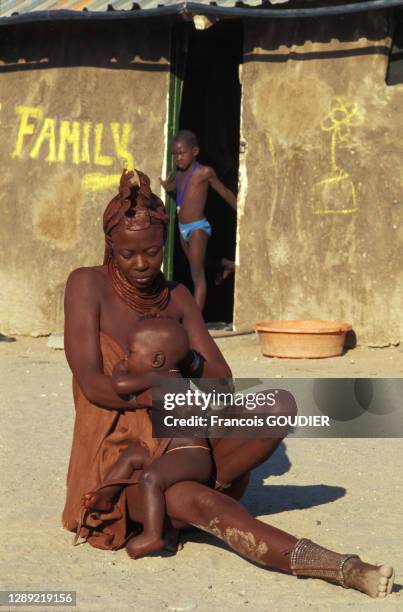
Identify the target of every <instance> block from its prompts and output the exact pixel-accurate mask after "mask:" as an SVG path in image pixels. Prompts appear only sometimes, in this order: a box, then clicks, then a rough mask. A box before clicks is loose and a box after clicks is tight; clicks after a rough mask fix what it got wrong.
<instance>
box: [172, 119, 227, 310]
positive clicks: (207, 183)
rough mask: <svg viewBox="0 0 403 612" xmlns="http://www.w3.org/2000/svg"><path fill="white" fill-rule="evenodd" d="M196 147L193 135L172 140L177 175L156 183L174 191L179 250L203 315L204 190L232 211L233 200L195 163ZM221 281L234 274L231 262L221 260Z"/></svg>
mask: <svg viewBox="0 0 403 612" xmlns="http://www.w3.org/2000/svg"><path fill="white" fill-rule="evenodd" d="M199 151H200V149H199V145H198V142H197V138H196V136H195V134H194V133H193V132H190V131H189V130H181V131H180V132H178V133H177V134H176V136H174V139H173V147H172V153H173V156H174V159H175V163H176V166H177V168H178V173H177V176H176V179H175V178H174V177H173V176H172V175H170V176H168V178H167V179H165V180H163V179H160V182H161V185H162V186H163V188H164V189H165V190H166V191H169V192H174V191H176V205H177V211H178V221H179V232H180V240H181V244H182V248H183V250H184V252H185V255H186V257H187V259H188V261H189V265H190V272H191V275H192V280H193V285H194V297H195V300H196V302H197V304H198V306H199V308H200V310H202V311H203V308H204V304H205V301H206V294H207V285H206V276H205V272H204V266H205V259H206V249H207V242H208V239H209V237H210V236H211V225H210V223H209V222H208V221H207V219H206V218H205V216H204V209H205V206H206V200H207V192H208V188H209V187H212V188H213V189H214V190H215V191H216V192H217V193H218V194H219V195H220V196H221V197H222V198H223V200H225V202H227V204H229V205H230V206H231V207H232V208H233V209H234V210H236V197H235V195H234V194H233V193H232V191H230V190H229V189H227V187H225V185H223V184H222V182H221V181H220V180H219V179H218V177H217V175H216V173H215V171H214V169H213V168H210V167H209V166H203V165H202V164H200V163H199V162H198V161H197V156H198V155H199ZM220 265H221V267H222V270H223V271H222V273H221V275H220V276H221V278H225V277H226V276H227V275H228V274H230V272H233V271H234V267H235V266H234V262H233V261H231V260H229V259H225V258H222V259H221V261H220Z"/></svg>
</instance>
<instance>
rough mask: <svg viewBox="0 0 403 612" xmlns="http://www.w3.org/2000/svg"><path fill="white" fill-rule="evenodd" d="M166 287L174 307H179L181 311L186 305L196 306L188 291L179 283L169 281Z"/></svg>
mask: <svg viewBox="0 0 403 612" xmlns="http://www.w3.org/2000/svg"><path fill="white" fill-rule="evenodd" d="M168 286H169V288H170V290H171V298H172V300H173V302H174V304H175V305H177V306H180V307H181V308H182V309H183V308H184V307H186V306H187V305H193V303H194V304H196V302H195V301H194V298H193V296H192V294H191V293H190V291H189V289H188V288H187V287H185V285H182V284H181V283H176V282H175V281H169V282H168Z"/></svg>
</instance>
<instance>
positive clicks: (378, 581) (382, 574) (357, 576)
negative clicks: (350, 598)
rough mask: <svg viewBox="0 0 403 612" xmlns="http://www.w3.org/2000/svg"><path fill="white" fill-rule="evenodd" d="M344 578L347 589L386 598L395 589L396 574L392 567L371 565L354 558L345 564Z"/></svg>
mask: <svg viewBox="0 0 403 612" xmlns="http://www.w3.org/2000/svg"><path fill="white" fill-rule="evenodd" d="M343 576H344V582H345V585H346V587H349V588H351V589H357V590H358V591H362V592H363V593H366V594H367V595H369V596H370V597H379V598H384V597H386V595H389V593H390V592H391V590H392V588H393V581H394V577H395V574H394V571H393V569H392V568H391V567H390V565H370V564H369V563H364V562H363V561H361V559H358V558H352V559H348V560H347V561H346V562H345V564H344V566H343Z"/></svg>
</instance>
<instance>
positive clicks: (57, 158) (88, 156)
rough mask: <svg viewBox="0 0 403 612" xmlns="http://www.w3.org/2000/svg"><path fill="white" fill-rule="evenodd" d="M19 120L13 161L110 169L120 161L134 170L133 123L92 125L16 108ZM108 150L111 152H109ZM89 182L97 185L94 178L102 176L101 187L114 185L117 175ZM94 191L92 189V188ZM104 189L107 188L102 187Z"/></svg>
mask: <svg viewBox="0 0 403 612" xmlns="http://www.w3.org/2000/svg"><path fill="white" fill-rule="evenodd" d="M15 112H16V114H17V116H18V117H19V123H18V128H17V136H16V141H15V147H14V150H13V152H12V154H11V156H12V157H13V158H19V159H27V158H31V159H35V160H41V159H43V160H44V161H47V162H50V163H72V164H76V165H78V164H94V165H95V166H102V167H105V168H106V167H110V166H112V165H113V164H114V163H116V161H117V160H118V161H119V163H120V164H121V163H122V162H123V165H124V166H125V167H130V168H133V167H134V159H133V155H132V154H131V153H130V151H129V146H130V139H131V136H132V128H133V125H132V124H131V123H118V122H114V121H112V122H111V123H109V124H104V123H93V122H91V121H78V120H70V119H61V120H59V119H56V118H53V117H45V115H44V112H43V110H42V109H41V108H40V107H35V106H16V107H15ZM108 147H109V150H108ZM91 176H92V177H93V178H90V179H88V180H87V181H83V182H84V183H85V184H87V183H88V185H93V184H94V180H95V179H94V177H95V176H98V178H99V176H103V180H102V181H101V183H102V184H106V183H107V184H108V186H110V184H112V180H113V181H115V176H116V175H110V176H108V175H106V176H104V175H99V174H97V173H93V174H91V175H90V177H91ZM89 188H90V189H93V187H89ZM99 188H101V189H102V188H104V187H99Z"/></svg>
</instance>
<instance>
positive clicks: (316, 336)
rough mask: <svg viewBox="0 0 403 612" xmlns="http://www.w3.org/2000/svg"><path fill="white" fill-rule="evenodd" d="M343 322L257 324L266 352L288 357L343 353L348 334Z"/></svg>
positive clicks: (325, 355) (313, 356) (267, 322)
mask: <svg viewBox="0 0 403 612" xmlns="http://www.w3.org/2000/svg"><path fill="white" fill-rule="evenodd" d="M351 329H352V327H351V325H349V324H348V323H343V322H342V321H319V320H317V321H264V322H262V323H256V325H255V330H256V331H257V333H258V335H259V340H260V346H261V349H262V353H263V355H266V356H267V357H282V358H286V359H322V358H323V357H336V356H337V355H342V353H343V348H344V344H345V341H346V334H347V332H348V331H350V330H351Z"/></svg>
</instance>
